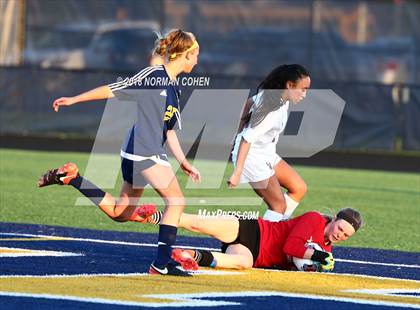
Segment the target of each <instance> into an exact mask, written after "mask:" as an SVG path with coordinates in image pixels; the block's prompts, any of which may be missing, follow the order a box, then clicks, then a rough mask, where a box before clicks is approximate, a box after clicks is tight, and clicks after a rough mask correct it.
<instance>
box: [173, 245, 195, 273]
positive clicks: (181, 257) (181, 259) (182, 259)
mask: <svg viewBox="0 0 420 310" xmlns="http://www.w3.org/2000/svg"><path fill="white" fill-rule="evenodd" d="M191 251H192V250H182V249H174V250H172V259H173V260H174V261H176V262H178V263H180V264H181V266H182V268H184V269H185V270H198V264H197V262H196V261H195V259H194V257H193V255H191V253H190V252H191Z"/></svg>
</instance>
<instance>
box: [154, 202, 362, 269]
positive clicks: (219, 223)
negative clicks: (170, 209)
mask: <svg viewBox="0 0 420 310" xmlns="http://www.w3.org/2000/svg"><path fill="white" fill-rule="evenodd" d="M160 216H161V212H160V211H156V212H155V213H154V214H153V215H152V216H150V217H149V218H148V219H147V222H149V223H154V224H158V223H159V220H160ZM361 226H362V218H361V215H360V213H359V212H358V211H356V210H354V209H351V208H345V209H342V210H340V211H339V212H338V213H337V214H336V215H335V216H334V217H331V216H327V215H323V214H321V213H318V212H315V211H311V212H307V213H304V214H303V215H301V216H297V217H295V218H293V219H290V220H287V221H282V222H269V221H266V220H263V219H262V218H259V219H258V220H242V219H238V218H236V217H233V216H230V217H202V216H200V215H193V214H186V213H183V214H182V216H181V220H180V222H179V227H182V228H185V229H187V230H189V231H193V232H198V233H203V234H206V235H209V236H211V237H213V238H216V239H218V240H220V241H222V251H221V252H215V251H207V250H181V249H175V250H174V251H173V253H172V258H173V259H175V260H176V261H178V262H179V263H181V265H182V266H183V267H184V269H192V270H194V269H197V268H198V266H203V267H220V268H233V269H245V268H251V267H254V268H277V269H293V267H292V266H293V265H292V264H293V263H292V257H297V258H304V259H310V260H312V261H314V262H318V263H319V264H318V265H319V267H318V270H317V271H321V272H328V271H332V270H333V268H334V258H333V255H332V249H331V248H332V244H334V243H336V242H340V241H344V240H347V239H348V238H349V237H350V236H352V235H353V234H354V233H355V232H356V231H357V230H358V229H359V228H360V227H361ZM311 242H314V243H317V244H318V245H319V246H321V248H322V250H314V249H312V248H309V247H308V248H307V247H306V245H307V244H308V243H311ZM311 271H312V270H311Z"/></svg>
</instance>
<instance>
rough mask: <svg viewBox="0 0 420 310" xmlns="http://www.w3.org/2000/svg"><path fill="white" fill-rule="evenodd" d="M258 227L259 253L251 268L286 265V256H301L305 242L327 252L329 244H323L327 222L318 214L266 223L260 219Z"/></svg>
mask: <svg viewBox="0 0 420 310" xmlns="http://www.w3.org/2000/svg"><path fill="white" fill-rule="evenodd" d="M258 224H259V226H260V252H259V255H258V257H257V260H256V261H255V263H254V266H253V267H256V268H269V267H275V266H278V267H280V266H287V265H288V263H289V261H288V256H293V257H300V258H302V257H303V255H304V253H305V251H306V247H305V244H306V242H315V243H317V244H319V245H320V246H321V247H322V248H323V249H324V250H325V251H327V252H331V245H326V244H325V241H324V230H325V225H326V224H327V220H326V218H325V217H324V216H322V215H321V214H320V213H318V212H307V213H305V214H303V215H301V216H298V217H295V218H293V219H290V220H288V221H283V222H269V221H265V220H263V219H261V218H260V219H258Z"/></svg>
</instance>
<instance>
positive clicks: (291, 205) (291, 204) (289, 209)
mask: <svg viewBox="0 0 420 310" xmlns="http://www.w3.org/2000/svg"><path fill="white" fill-rule="evenodd" d="M284 199H285V200H286V211H284V218H285V219H288V218H289V217H291V216H292V213H293V211H295V209H296V208H297V206H298V205H299V202H297V201H296V200H293V199H292V198H290V197H289V195H287V194H286V193H285V194H284Z"/></svg>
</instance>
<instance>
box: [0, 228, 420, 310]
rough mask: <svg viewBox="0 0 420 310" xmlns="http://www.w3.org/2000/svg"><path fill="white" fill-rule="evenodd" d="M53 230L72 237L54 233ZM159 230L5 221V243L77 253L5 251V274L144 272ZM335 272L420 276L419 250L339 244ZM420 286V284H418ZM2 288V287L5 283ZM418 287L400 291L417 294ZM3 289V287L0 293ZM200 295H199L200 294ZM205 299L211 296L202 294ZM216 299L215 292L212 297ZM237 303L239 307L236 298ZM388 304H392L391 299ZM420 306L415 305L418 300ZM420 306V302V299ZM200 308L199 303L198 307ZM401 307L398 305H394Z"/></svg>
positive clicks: (297, 304)
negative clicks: (18, 253)
mask: <svg viewBox="0 0 420 310" xmlns="http://www.w3.org/2000/svg"><path fill="white" fill-rule="evenodd" d="M51 236H58V237H64V238H66V237H67V238H69V239H67V240H65V239H63V240H57V239H51V238H49V237H51ZM156 242H157V236H156V235H154V234H142V233H126V232H113V231H95V230H86V229H75V228H65V227H54V226H42V225H26V224H13V223H0V248H3V249H4V248H18V249H25V250H42V251H53V252H60V253H70V254H69V255H73V256H61V257H60V256H27V257H7V255H5V256H2V257H0V260H1V267H0V272H1V275H2V278H5V277H7V276H11V275H14V276H17V275H32V276H35V275H39V276H43V275H81V274H130V273H136V274H138V273H144V272H146V271H147V267H148V265H149V264H150V262H151V260H153V258H154V255H155V252H156V248H155V244H156ZM177 244H178V245H188V246H199V247H207V248H219V242H218V241H216V240H212V239H210V238H192V237H178V242H177ZM334 256H335V258H336V259H337V263H336V269H335V273H340V274H343V273H345V274H356V275H369V276H378V277H387V278H395V279H411V280H420V272H419V270H420V266H419V265H420V255H419V253H408V252H397V251H385V250H373V249H362V248H345V247H336V248H335V249H334ZM419 288H420V285H419ZM0 291H3V289H0ZM419 293H420V290H419V291H410V292H408V291H407V292H395V294H400V295H401V294H403V295H405V296H412V297H416V298H418V294H419ZM0 294H3V293H0ZM6 295H7V294H3V296H1V297H0V299H1V304H2V309H15V308H16V309H18V308H19V309H22V308H23V307H27V308H30V309H34V308H36V309H57V308H66V309H67V308H78V309H99V308H100V309H116V308H118V309H123V308H128V307H130V308H132V306H128V305H123V304H121V305H110V304H102V303H100V304H98V303H90V302H86V301H83V302H82V301H77V300H62V299H51V298H40V297H41V296H38V297H37V298H33V297H25V296H23V295H22V296H19V297H17V296H6ZM197 298H198V297H197ZM201 299H202V300H206V299H207V298H205V297H201ZM210 299H211V300H214V298H210ZM217 300H218V301H227V302H231V303H232V302H233V303H241V304H246V305H247V306H256V304H258V308H261V309H270V308H276V305H277V304H278V303H280V302H281V303H282V305H284V307H282V309H299V308H304V307H306V305H308V303H310V305H311V308H313V309H329V308H336V307H339V308H340V309H362V308H363V309H371V308H372V309H373V308H375V309H376V308H378V307H380V306H379V305H368V304H354V303H348V302H340V304H337V302H335V301H333V300H319V299H312V300H311V299H307V298H301V297H299V298H295V297H290V296H270V297H264V296H260V297H258V296H257V297H255V296H253V297H244V296H239V297H238V296H235V297H229V296H224V297H223V296H219V297H217ZM231 306H232V307H236V306H234V305H233V304H232V305H231ZM388 306H389V305H388ZM415 307H416V306H415ZM417 307H418V305H417ZM198 308H199V307H198ZM393 308H398V307H393Z"/></svg>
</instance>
